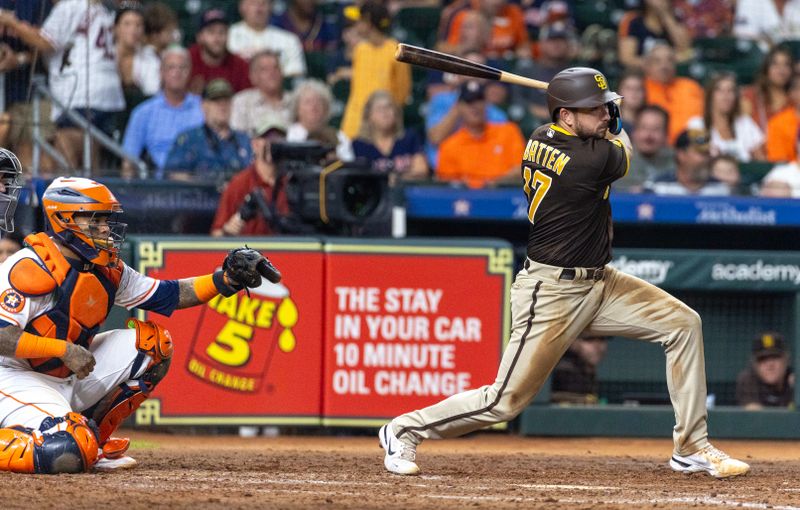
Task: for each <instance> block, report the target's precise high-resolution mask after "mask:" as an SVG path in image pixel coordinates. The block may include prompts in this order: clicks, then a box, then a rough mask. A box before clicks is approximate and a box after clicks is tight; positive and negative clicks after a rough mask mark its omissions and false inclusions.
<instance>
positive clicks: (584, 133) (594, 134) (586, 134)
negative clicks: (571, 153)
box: [575, 125, 608, 140]
mask: <svg viewBox="0 0 800 510" xmlns="http://www.w3.org/2000/svg"><path fill="white" fill-rule="evenodd" d="M606 131H608V128H607V127H604V128H600V129H595V130H593V131H589V130H587V129H584V128H583V126H580V125H579V126H576V129H575V134H576V135H578V137H579V138H582V139H584V140H585V139H587V138H597V139H603V138H605V137H606Z"/></svg>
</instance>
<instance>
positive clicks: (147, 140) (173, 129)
mask: <svg viewBox="0 0 800 510" xmlns="http://www.w3.org/2000/svg"><path fill="white" fill-rule="evenodd" d="M191 68H192V64H191V60H190V59H189V52H188V51H186V49H185V48H181V47H180V46H170V47H168V48H167V49H166V50H164V54H163V55H162V56H161V92H159V93H158V94H156V95H155V96H153V97H151V98H150V99H148V100H146V101H144V102H142V103H140V104H139V105H138V106H137V107H136V108H134V109H133V112H131V118H130V120H129V121H128V126H127V128H126V129H125V136H124V138H123V139H122V147H123V149H125V152H126V153H128V154H129V155H130V156H132V157H135V158H142V159H144V160H145V161H149V162H150V163H151V164H152V165H151V166H153V167H155V172H154V175H153V176H154V177H155V178H157V179H161V178H162V177H163V176H164V173H163V168H164V163H166V161H167V155H168V154H169V150H170V148H171V147H172V143H173V142H174V141H175V138H176V137H177V136H178V134H180V132H181V131H183V130H185V129H188V128H192V127H195V126H199V125H201V124H202V123H203V110H202V108H201V106H200V98H199V97H198V96H196V95H195V94H191V93H190V92H189V91H188V88H187V86H188V84H189V74H190V72H191ZM122 175H123V176H124V177H132V176H133V175H134V170H133V166H132V165H131V164H130V163H129V162H128V161H127V160H126V161H124V162H123V164H122Z"/></svg>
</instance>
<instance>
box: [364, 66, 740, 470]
mask: <svg viewBox="0 0 800 510" xmlns="http://www.w3.org/2000/svg"><path fill="white" fill-rule="evenodd" d="M619 99H621V97H620V96H619V95H617V94H616V93H614V92H612V91H610V90H609V89H608V84H607V82H606V78H605V76H603V74H602V73H600V72H599V71H597V70H595V69H590V68H585V67H576V68H569V69H566V70H564V71H562V72H560V73H558V74H557V75H556V76H555V77H554V78H553V80H552V81H551V82H550V84H549V86H548V88H547V102H548V108H549V111H550V115H551V117H552V119H553V122H552V123H550V124H547V125H544V126H541V127H539V128H538V129H536V130H535V131H534V132H533V134H532V135H531V138H530V140H529V141H528V144H527V146H526V148H525V151H524V153H523V156H522V177H523V190H524V191H525V194H526V196H527V199H528V219H529V221H530V233H529V236H528V257H527V260H526V262H525V264H524V269H522V270H521V271H520V272H519V273H518V274H517V276H516V279H515V281H514V284H513V285H512V287H511V321H512V323H511V339H510V341H509V343H508V346H507V348H506V350H505V352H504V353H503V357H502V360H501V362H500V368H499V370H498V374H497V379H496V380H495V381H494V383H493V384H491V385H487V386H483V387H482V388H478V389H475V390H471V391H467V392H464V393H460V394H457V395H453V396H452V397H450V398H448V399H446V400H444V401H442V402H440V403H438V404H435V405H432V406H430V407H427V408H425V409H421V410H417V411H412V412H410V413H407V414H404V415H402V416H399V417H397V418H395V419H394V420H392V421H391V422H390V423H388V424H386V425H384V426H383V427H382V428H381V429H380V431H379V438H380V444H381V446H382V447H383V448H384V449H385V450H386V455H385V458H384V465H385V466H386V469H387V470H389V471H391V472H392V473H397V474H404V475H413V474H417V473H419V467H418V466H417V464H416V447H417V445H419V444H420V443H421V442H422V441H423V440H425V439H439V438H451V437H457V436H461V435H463V434H466V433H468V432H471V431H473V430H476V429H480V428H483V427H487V426H489V425H492V424H495V423H498V422H503V421H507V420H510V419H512V418H514V417H515V416H517V415H518V414H519V413H520V412H521V411H522V410H523V409H524V408H525V407H526V406H527V405H528V404H529V403H530V401H531V399H533V397H534V396H535V395H536V393H537V392H538V391H539V389H540V388H541V387H542V384H543V383H544V382H545V380H546V379H547V376H548V375H549V374H550V372H551V371H552V370H553V368H554V367H555V365H556V363H557V362H558V360H559V359H560V358H561V356H562V355H563V354H564V352H565V351H566V350H567V347H568V346H569V345H570V343H571V342H572V341H573V340H574V339H575V338H576V337H577V336H578V335H580V334H581V333H582V332H587V333H588V334H591V335H598V336H606V335H608V336H626V337H630V338H634V339H638V340H646V341H649V342H657V343H659V344H661V345H662V346H663V347H664V350H665V352H666V358H667V385H668V387H669V394H670V399H671V400H672V405H673V407H674V410H675V419H676V424H675V428H674V430H673V440H674V449H673V454H672V458H671V459H670V461H669V464H670V466H671V467H672V469H674V470H676V471H681V472H684V473H694V472H706V473H708V474H710V475H712V476H715V477H719V478H724V477H729V476H736V475H742V474H745V473H747V472H748V471H749V469H750V467H749V466H748V465H747V464H745V463H744V462H741V461H738V460H736V459H733V458H731V457H729V456H728V455H726V454H725V453H723V452H721V451H720V450H719V449H717V448H714V447H713V446H712V445H711V444H710V443H709V441H708V438H707V431H706V416H707V413H706V381H705V360H704V357H703V332H702V327H701V321H700V317H699V316H698V314H697V313H696V312H695V311H693V310H692V309H691V308H689V307H688V306H686V305H685V304H684V303H682V302H681V301H679V300H678V299H676V298H674V297H672V296H670V295H669V294H668V293H666V292H664V291H663V290H661V289H659V288H657V287H655V286H653V285H651V284H649V283H647V282H645V281H643V280H640V279H638V278H635V277H633V276H629V275H627V274H624V273H621V272H619V271H617V270H615V269H614V268H612V267H609V266H607V265H606V264H608V262H609V261H610V260H611V241H612V222H611V207H610V205H609V201H608V196H609V193H610V189H611V184H612V183H613V182H614V181H615V180H617V179H619V178H621V177H623V176H624V175H625V174H626V173H627V171H628V167H629V164H630V153H631V147H630V140H629V138H628V136H627V135H626V134H625V132H624V131H623V130H621V129H620V120H619V109H618V107H617V103H616V101H618V100H619ZM613 132H617V133H618V134H616V135H615V134H613Z"/></svg>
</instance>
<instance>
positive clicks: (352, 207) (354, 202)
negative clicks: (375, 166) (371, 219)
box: [342, 176, 381, 218]
mask: <svg viewBox="0 0 800 510" xmlns="http://www.w3.org/2000/svg"><path fill="white" fill-rule="evenodd" d="M342 192H343V194H344V196H343V197H342V198H343V202H344V206H345V209H346V210H347V212H348V213H350V214H352V215H353V216H355V217H356V218H366V217H368V216H370V215H371V214H372V213H373V212H375V209H377V208H378V204H379V203H380V198H381V184H380V181H379V180H378V179H375V178H372V177H366V176H350V177H347V179H346V180H345V181H344V185H343V186H342Z"/></svg>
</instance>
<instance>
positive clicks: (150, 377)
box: [84, 319, 172, 445]
mask: <svg viewBox="0 0 800 510" xmlns="http://www.w3.org/2000/svg"><path fill="white" fill-rule="evenodd" d="M128 327H129V328H132V329H136V348H137V349H138V350H139V354H138V355H137V356H136V359H135V360H134V362H133V366H132V367H131V380H129V381H127V382H124V383H122V384H120V385H119V386H118V387H116V388H115V389H114V390H112V391H111V392H110V393H109V394H108V395H106V396H105V397H104V398H102V399H101V400H100V402H98V403H97V404H95V405H94V406H92V407H91V408H89V409H87V410H86V411H84V414H86V415H87V416H89V417H90V418H92V419H94V420H95V421H96V422H97V428H98V430H99V436H98V440H99V441H100V444H101V445H103V444H104V443H105V442H106V441H107V440H108V438H109V437H111V434H112V433H113V432H114V431H115V430H116V429H117V427H119V425H120V424H121V423H122V422H123V421H124V420H125V418H127V417H128V416H130V415H132V414H133V413H134V412H135V411H136V409H138V408H139V406H140V405H141V403H142V402H144V401H145V400H146V399H147V397H148V396H149V395H150V392H151V391H153V388H155V387H156V385H157V384H158V383H159V382H160V381H161V379H163V378H164V376H166V375H167V370H169V364H170V362H171V361H172V337H171V336H170V334H169V331H167V330H166V329H164V327H163V326H161V325H159V324H156V323H154V322H152V321H147V322H145V321H140V320H138V319H130V320H128ZM148 356H149V358H150V360H149V361H148V362H147V368H146V369H145V371H144V373H143V374H142V375H141V376H139V378H138V379H136V374H137V373H138V372H139V370H140V369H141V367H142V365H143V364H144V363H145V362H146V361H147V357H148Z"/></svg>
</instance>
